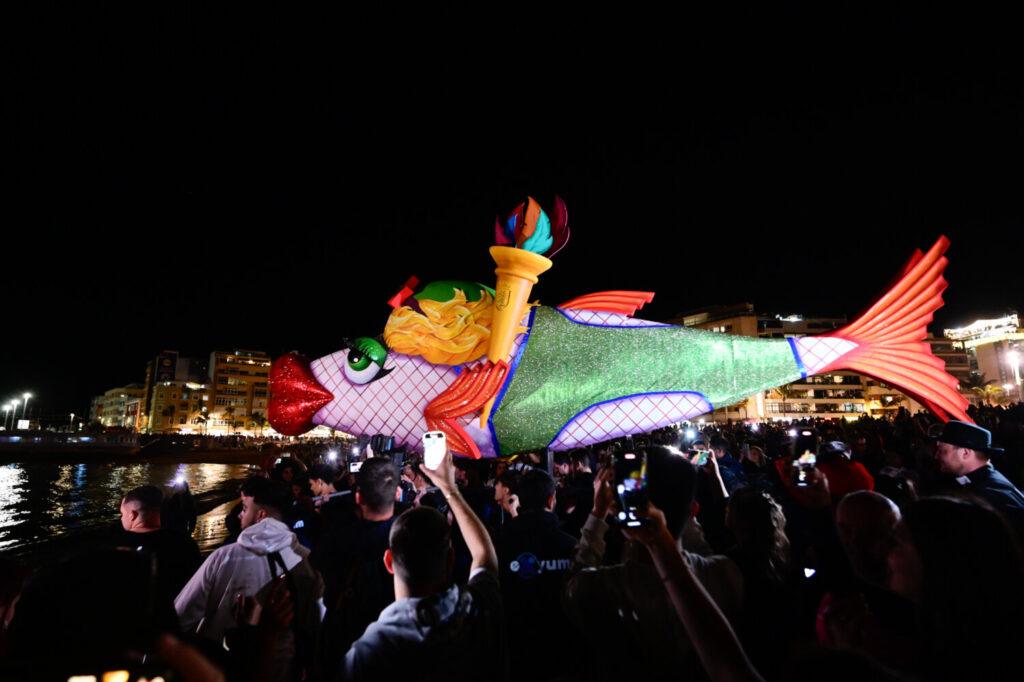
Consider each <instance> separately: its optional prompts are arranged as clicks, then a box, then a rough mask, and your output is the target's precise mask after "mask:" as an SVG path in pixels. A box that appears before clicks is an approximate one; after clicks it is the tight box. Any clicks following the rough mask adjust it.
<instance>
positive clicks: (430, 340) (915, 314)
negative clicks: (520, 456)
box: [268, 197, 970, 458]
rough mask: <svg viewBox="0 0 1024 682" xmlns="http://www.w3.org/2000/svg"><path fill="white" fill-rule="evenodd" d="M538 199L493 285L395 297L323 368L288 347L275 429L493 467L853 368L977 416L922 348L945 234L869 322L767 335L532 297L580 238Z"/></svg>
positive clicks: (505, 231)
mask: <svg viewBox="0 0 1024 682" xmlns="http://www.w3.org/2000/svg"><path fill="white" fill-rule="evenodd" d="M552 215H553V219H550V218H548V216H547V214H546V213H545V212H544V211H543V210H542V209H541V208H540V206H539V205H538V204H537V203H536V202H535V201H534V200H533V199H528V200H527V201H526V202H524V203H523V204H521V205H520V206H519V207H517V209H516V210H515V211H513V213H512V214H511V215H510V216H509V217H508V219H506V221H505V222H504V224H503V223H502V222H500V221H498V222H497V223H496V229H495V234H496V240H497V242H498V244H497V245H496V246H494V247H491V255H492V257H493V258H494V259H495V262H496V263H497V265H498V267H497V269H496V270H495V272H496V273H497V285H496V286H495V287H494V288H493V289H492V288H490V287H487V286H485V285H483V284H478V283H473V282H462V281H445V282H434V283H430V284H428V285H426V286H424V287H419V286H418V285H419V282H418V281H417V280H416V279H415V278H412V279H410V280H409V281H408V282H407V283H406V285H405V286H404V287H403V288H402V290H401V291H400V292H399V293H398V294H396V295H395V296H394V297H392V299H391V300H390V301H389V302H388V303H389V304H390V305H391V307H392V309H393V310H392V313H391V315H390V317H389V319H388V322H387V324H386V326H385V329H384V333H383V335H382V336H381V337H377V338H370V337H362V338H358V339H354V340H351V341H346V342H345V344H344V346H345V347H344V348H342V349H341V350H339V351H337V352H335V353H332V354H330V355H327V356H325V357H322V358H320V359H318V360H313V361H309V360H308V359H306V358H304V357H302V356H300V355H298V354H295V353H292V354H288V355H285V356H282V357H281V358H278V359H277V360H276V361H275V362H274V364H273V366H272V369H271V375H270V389H271V401H270V405H269V409H268V419H269V421H270V423H271V425H272V426H273V427H274V428H275V429H276V430H277V431H278V432H280V433H282V434H285V435H299V434H301V433H304V432H306V431H308V430H310V429H312V428H313V427H315V426H316V425H325V426H328V427H330V428H333V429H336V430H339V431H342V432H345V433H349V434H353V435H367V436H369V435H373V434H378V433H379V434H385V435H391V436H393V437H394V442H395V443H396V445H404V446H406V447H407V448H408V449H410V450H418V449H420V448H419V443H420V435H421V434H422V433H423V432H424V431H427V430H442V431H444V432H445V433H446V435H447V437H448V442H449V446H450V447H451V449H452V451H453V452H456V453H458V454H462V455H466V456H469V457H474V458H479V457H494V456H502V455H510V454H513V453H517V452H524V451H527V450H534V449H539V448H544V447H547V448H551V449H553V450H565V449H569V448H574V447H578V446H582V445H587V444H591V443H597V442H602V441H607V440H611V439H613V438H618V437H621V436H625V435H629V434H634V433H643V432H648V431H651V430H653V429H657V428H660V427H663V426H667V425H670V424H675V423H679V422H681V421H685V420H689V419H692V418H694V417H697V416H699V415H702V414H705V413H708V412H710V411H712V410H713V409H714V408H716V407H723V406H727V405H732V404H734V403H736V402H738V401H740V400H742V399H744V398H748V397H750V396H752V395H755V394H757V393H759V392H761V391H765V390H769V389H772V388H776V387H778V386H782V385H784V384H787V383H790V382H792V381H795V380H797V379H800V378H801V377H807V376H810V375H812V374H819V373H821V372H827V371H835V370H852V371H855V372H859V373H861V374H864V375H867V376H870V377H874V378H876V379H878V380H880V381H884V382H886V383H888V384H890V385H893V386H896V387H898V388H899V389H901V390H902V391H904V392H905V393H907V394H908V395H910V396H911V397H913V398H915V399H916V400H917V401H918V402H920V403H921V404H923V405H925V406H926V407H927V408H928V409H930V410H931V411H932V412H934V413H935V414H936V415H938V416H939V417H940V418H942V419H943V420H948V419H949V418H951V417H952V418H956V419H960V420H964V421H970V418H969V417H968V416H967V414H966V412H965V408H966V406H967V400H966V399H965V398H964V397H963V396H962V395H961V394H960V393H959V392H958V390H957V380H956V379H955V378H954V377H952V376H950V375H949V374H948V373H946V371H945V365H944V363H943V362H942V360H940V359H938V358H936V357H935V356H933V355H932V354H931V350H930V347H929V346H928V344H927V343H925V342H924V339H925V336H926V325H927V324H928V323H929V322H931V320H932V315H933V313H934V312H935V310H937V309H938V308H939V307H941V306H942V303H943V301H942V297H941V295H942V291H943V290H944V289H945V287H946V281H945V279H944V277H943V270H944V269H945V266H946V263H947V260H946V258H945V256H944V255H943V254H944V253H945V251H946V249H947V247H948V246H949V240H948V239H946V238H945V237H940V238H939V239H938V241H937V242H936V243H935V245H934V246H932V247H931V249H929V251H928V252H927V253H921V252H920V251H917V252H915V253H914V255H913V256H912V257H911V259H910V261H909V262H908V263H907V265H906V266H905V267H904V268H903V270H902V271H901V273H900V275H899V277H898V278H897V281H896V283H895V284H894V285H893V286H892V288H891V289H890V290H889V291H888V292H886V293H885V294H884V295H883V296H882V297H881V298H879V299H878V301H877V302H876V303H875V304H874V305H872V306H871V307H870V308H869V309H868V310H867V312H865V313H864V314H863V315H862V316H861V317H860V318H859V319H857V320H856V321H854V322H852V323H851V324H849V325H847V326H845V327H843V328H841V329H838V330H835V331H831V332H828V333H825V334H822V335H819V336H809V337H801V338H786V339H761V338H749V337H743V336H736V335H729V334H720V333H714V332H710V331H705V330H700V329H691V328H687V327H678V326H673V325H667V324H661V323H658V322H649V321H645V320H640V319H636V318H634V317H633V314H634V313H635V312H636V310H637V309H638V308H640V307H642V306H643V305H644V304H645V303H648V302H650V301H651V300H652V298H653V293H650V292H634V291H612V292H600V293H596V294H590V295H586V296H582V297H580V298H576V299H573V300H571V301H567V302H565V303H563V304H561V305H559V306H555V307H549V306H542V305H539V304H537V303H528V298H529V294H530V291H531V287H532V285H533V284H535V283H536V282H537V279H538V276H539V274H541V273H542V272H543V271H545V270H546V269H548V268H549V267H551V261H550V259H549V258H548V257H549V256H551V255H553V254H554V253H555V252H557V251H558V250H559V249H561V248H562V246H564V244H565V242H566V240H567V239H568V234H569V231H568V221H567V213H566V210H565V206H564V204H563V203H562V201H561V200H560V199H559V198H557V197H556V198H555V206H554V209H553V211H552Z"/></svg>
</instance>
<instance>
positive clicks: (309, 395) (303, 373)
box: [267, 353, 334, 436]
mask: <svg viewBox="0 0 1024 682" xmlns="http://www.w3.org/2000/svg"><path fill="white" fill-rule="evenodd" d="M268 383H269V384H270V406H269V407H268V408H267V421H269V422H270V425H271V426H272V427H274V430H275V431H277V432H278V433H282V434H284V435H286V436H298V435H299V434H302V433H305V432H306V431H309V430H310V429H312V428H313V426H315V425H314V424H313V415H315V414H316V413H317V412H318V411H319V410H320V408H321V407H323V406H324V405H326V404H327V403H329V402H331V401H332V400H334V396H333V395H332V394H331V393H330V391H328V390H327V389H326V388H324V387H323V386H321V385H320V382H318V381H317V380H316V377H314V376H313V371H312V370H311V369H310V368H309V358H306V357H304V356H302V355H299V354H298V353H289V354H288V355H282V356H281V357H279V358H278V359H277V360H275V361H274V364H273V366H272V367H271V368H270V379H269V382H268Z"/></svg>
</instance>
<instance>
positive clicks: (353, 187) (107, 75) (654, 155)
mask: <svg viewBox="0 0 1024 682" xmlns="http://www.w3.org/2000/svg"><path fill="white" fill-rule="evenodd" d="M40 4H42V3H27V4H26V5H25V6H24V7H23V8H22V9H21V11H18V12H12V13H11V15H10V16H9V20H8V21H5V22H4V23H5V24H6V27H5V29H4V33H5V35H4V40H3V44H5V45H6V46H7V47H6V52H7V54H6V55H5V63H6V64H7V65H8V69H7V71H8V77H7V78H5V86H4V90H5V93H4V99H5V100H6V104H5V106H4V109H3V112H4V113H3V116H4V118H5V125H4V132H5V135H4V146H3V151H2V160H0V163H2V164H3V166H4V168H5V171H6V172H5V173H4V175H5V177H6V179H5V181H4V186H5V192H4V195H5V197H4V202H3V204H4V207H5V209H6V210H5V211H4V213H5V214H6V215H5V216H4V221H3V222H4V229H3V231H2V243H3V246H2V247H0V248H2V252H3V254H4V256H5V258H4V259H3V268H2V270H0V292H2V299H0V300H3V303H4V304H3V309H4V311H5V314H4V316H3V333H2V334H0V338H2V342H0V343H2V356H0V399H4V398H6V397H8V394H11V395H13V394H15V393H20V392H22V391H25V390H31V391H33V393H35V394H36V396H37V397H36V398H34V399H33V401H30V407H38V408H41V409H42V411H43V413H44V414H59V413H61V412H64V413H67V412H69V411H75V412H78V413H83V412H85V411H86V409H87V407H88V400H89V397H90V396H92V395H95V394H98V393H101V392H102V391H104V390H106V389H108V388H112V387H115V386H119V385H123V384H126V383H130V382H141V381H142V379H143V368H144V365H145V362H146V361H147V360H148V359H151V358H152V357H153V356H154V355H155V354H156V353H158V352H159V351H161V350H163V349H165V348H166V349H172V350H178V351H181V352H182V353H184V354H196V355H203V356H205V355H207V354H208V353H209V352H210V351H211V350H213V349H230V348H253V349H261V350H266V351H268V352H269V353H271V354H272V355H274V356H276V355H279V354H281V353H283V352H287V351H289V350H293V349H297V350H300V351H302V352H304V353H307V354H309V355H311V356H313V357H316V356H319V355H323V354H325V353H328V352H332V351H334V350H337V349H338V348H339V347H340V339H341V337H343V336H364V335H366V336H372V335H374V334H377V333H379V332H380V331H382V329H383V325H384V322H385V321H386V319H387V315H388V312H389V308H388V307H387V306H386V305H385V301H386V300H387V299H388V298H389V297H390V296H391V295H392V294H394V293H395V292H396V291H397V290H398V289H399V288H400V287H401V286H402V284H403V283H404V282H405V280H406V279H407V278H408V277H409V276H411V275H416V276H418V277H419V278H420V279H421V281H424V282H426V281H430V280H433V279H474V280H479V281H481V282H484V283H488V284H492V285H493V281H494V277H493V269H494V265H493V263H492V262H491V261H490V258H489V257H488V255H487V247H488V246H489V245H490V244H492V243H493V225H494V218H495V216H496V215H498V214H500V215H502V216H504V215H505V214H506V213H507V212H508V211H510V210H511V209H512V208H514V207H515V206H516V204H518V203H519V202H520V201H522V200H523V199H524V198H525V197H526V195H527V194H530V195H532V196H534V197H536V198H537V199H538V200H539V201H540V202H541V203H542V205H544V206H550V204H551V201H552V196H553V195H554V194H558V195H560V196H561V197H562V198H563V199H564V200H565V202H566V204H567V206H568V210H569V220H570V227H571V230H572V238H571V239H570V241H569V244H568V246H567V247H566V248H565V249H564V250H563V251H562V252H561V253H559V254H558V255H557V256H556V257H555V259H554V260H555V265H554V267H553V269H552V270H551V271H549V272H548V273H546V274H545V275H543V276H542V278H541V281H540V283H539V284H538V285H537V286H536V287H535V288H534V298H539V299H540V300H542V301H543V302H546V303H549V304H556V303H559V302H561V301H564V300H566V299H569V298H572V297H575V296H577V295H580V294H583V293H588V292H591V291H600V290H604V289H640V290H651V291H655V292H656V293H657V295H656V298H655V300H654V303H653V304H651V305H649V306H648V307H647V308H645V309H644V310H643V311H641V313H640V316H642V317H647V318H651V319H659V318H665V317H669V316H672V315H675V314H677V313H679V312H683V311H687V310H692V309H694V308H698V307H703V306H708V305H714V304H732V303H739V302H744V301H749V302H752V303H754V304H755V305H756V307H757V309H758V310H764V311H774V312H782V313H792V312H800V313H804V314H823V315H848V316H854V315H855V314H857V313H858V311H860V310H861V309H862V308H864V307H865V306H866V305H867V304H869V303H870V302H871V301H872V300H873V299H874V298H875V297H876V296H877V295H878V294H880V293H881V292H882V290H883V288H884V287H885V286H886V284H887V283H888V282H889V281H890V279H891V278H892V277H893V275H894V274H895V273H896V272H897V271H898V270H899V268H900V266H901V265H902V264H903V263H904V261H905V260H906V259H907V258H908V257H909V256H910V254H911V253H912V252H913V250H914V249H915V248H922V249H927V248H928V247H929V246H930V245H931V244H932V243H933V242H934V241H935V240H936V239H937V238H938V237H939V235H941V234H946V235H947V236H949V237H950V239H951V240H952V245H951V247H950V250H949V252H948V254H947V255H948V256H949V259H950V264H949V266H948V268H947V279H948V281H949V285H950V286H949V289H948V290H947V292H946V295H945V299H946V301H947V305H946V307H945V308H943V309H942V310H941V311H940V313H939V315H938V317H937V319H936V322H937V324H936V325H934V326H933V330H934V331H937V332H939V333H941V328H942V327H943V326H953V325H957V324H962V323H967V322H970V321H972V320H974V319H976V318H979V317H985V316H995V315H1001V314H1004V313H1005V312H1007V311H1011V310H1014V311H1016V310H1020V311H1022V312H1024V268H1022V267H1021V266H1022V258H1021V256H1022V243H1024V237H1022V230H1021V226H1022V225H1024V205H1022V203H1024V202H1022V196H1024V193H1022V186H1024V185H1022V179H1024V178H1022V173H1021V167H1022V163H1024V162H1022V159H1024V133H1022V121H1024V116H1022V114H1024V107H1022V104H1024V101H1022V100H1024V75H1022V74H1024V72H1022V70H1021V68H1020V64H1024V55H1022V54H1021V52H1022V47H1021V45H1022V43H1021V41H1020V40H1019V36H1020V30H1021V28H1022V22H1021V20H1020V17H1018V16H1016V15H1010V14H1006V15H998V14H983V13H982V10H966V9H965V8H963V7H961V8H960V10H959V11H960V12H964V11H968V12H970V13H969V14H960V13H954V12H952V11H951V12H949V13H938V12H937V11H936V10H931V9H929V10H927V11H925V10H916V9H909V8H902V9H893V8H885V9H877V10H870V9H866V8H846V9H837V8H833V7H829V8H825V7H817V6H816V5H817V4H830V5H831V4H833V3H807V5H808V6H804V7H800V8H792V7H790V8H788V9H778V8H775V9H772V8H761V9H756V10H740V9H736V8H732V9H726V8H721V7H719V6H718V5H719V4H721V3H709V4H708V7H704V8H690V7H687V8H677V9H675V10H669V9H659V10H649V9H648V10H645V9H633V8H629V9H625V8H627V7H629V6H628V5H623V4H619V5H617V6H616V7H617V8H618V11H615V12H612V11H605V10H598V9H596V7H595V6H594V5H593V4H592V5H590V6H581V8H580V9H579V10H570V9H567V8H566V9H553V8H552V6H551V5H550V4H548V3H544V4H538V6H536V7H531V5H530V4H529V3H522V2H517V3H511V4H508V5H505V6H494V7H491V8H490V9H487V10H482V9H480V8H479V6H478V3H469V2H463V3H459V2H456V3H446V4H445V7H446V8H445V9H443V10H439V9H438V8H436V7H428V6H427V5H433V4H436V3H422V5H424V6H423V7H420V8H419V9H413V10H408V9H407V10H404V11H403V12H401V13H399V12H398V6H397V5H395V6H391V7H389V8H381V7H377V5H379V4H383V3H310V6H309V7H304V8H299V7H292V6H290V5H288V6H286V5H285V4H282V6H280V7H278V6H275V5H272V4H270V3H258V2H257V3H253V2H245V3H242V2H234V3H166V5H167V7H165V8H163V9H155V8H154V7H153V4H152V3H137V2H124V3H109V2H105V3H95V2H84V3H81V2H75V3H72V2H66V3H56V4H54V3H46V4H47V7H39V6H37V5H40ZM302 4H306V3H302ZM480 4H483V3H480ZM680 4H681V3H680ZM211 5H215V7H211ZM502 7H504V8H502Z"/></svg>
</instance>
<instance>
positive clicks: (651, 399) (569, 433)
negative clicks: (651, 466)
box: [549, 393, 711, 450]
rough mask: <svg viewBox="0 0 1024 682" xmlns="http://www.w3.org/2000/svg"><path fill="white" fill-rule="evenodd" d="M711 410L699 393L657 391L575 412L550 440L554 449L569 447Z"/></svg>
mask: <svg viewBox="0 0 1024 682" xmlns="http://www.w3.org/2000/svg"><path fill="white" fill-rule="evenodd" d="M710 411H711V403H709V402H708V401H707V400H706V399H705V398H704V396H702V395H700V394H699V393H658V394H654V395H639V396H630V397H628V398H621V399H619V400H613V401H611V402H607V403H601V404H600V405H593V406H591V407H589V408H587V409H586V410H584V411H583V412H581V413H580V414H578V415H576V416H575V417H574V418H573V419H572V421H570V422H569V423H568V424H567V425H566V426H565V428H563V429H562V431H561V432H560V433H559V434H558V435H557V436H556V437H555V439H554V440H553V441H551V444H550V446H549V447H550V448H551V449H552V450H568V449H570V448H575V447H580V446H581V445H586V444H588V443H599V442H601V441H605V440H611V439H613V438H620V437H622V436H626V435H629V434H632V433H646V432H647V431H651V430H653V429H657V428H661V427H663V426H666V425H667V424H673V423H675V422H679V421H683V420H684V419H690V418H692V417H696V416H697V415H701V414H704V413H706V412H710Z"/></svg>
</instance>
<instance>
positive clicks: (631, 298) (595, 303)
mask: <svg viewBox="0 0 1024 682" xmlns="http://www.w3.org/2000/svg"><path fill="white" fill-rule="evenodd" d="M653 300H654V292H653V291H598V292H595V293H593V294H585V295H583V296H577V297H576V298H574V299H572V300H571V301H566V302H565V303H563V304H561V305H560V306H558V307H559V308H569V309H572V310H596V311H599V312H603V313H619V314H620V315H629V316H632V315H633V313H635V312H636V311H637V310H639V309H640V308H643V307H644V304H645V303H650V302H651V301H653Z"/></svg>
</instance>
